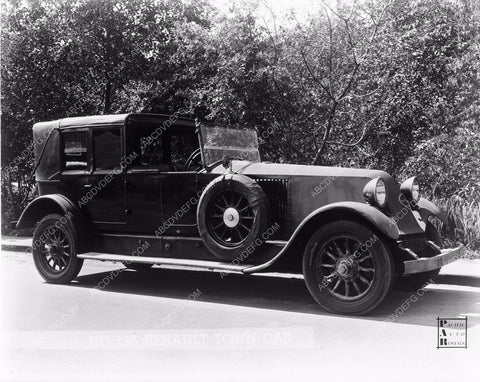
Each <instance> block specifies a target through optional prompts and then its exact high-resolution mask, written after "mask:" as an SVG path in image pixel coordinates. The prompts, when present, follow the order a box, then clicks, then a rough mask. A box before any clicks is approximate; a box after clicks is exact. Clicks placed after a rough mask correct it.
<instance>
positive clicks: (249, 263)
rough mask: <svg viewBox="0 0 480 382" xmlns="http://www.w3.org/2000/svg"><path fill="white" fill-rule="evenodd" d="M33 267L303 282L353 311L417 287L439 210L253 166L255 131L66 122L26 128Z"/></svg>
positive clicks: (381, 186)
mask: <svg viewBox="0 0 480 382" xmlns="http://www.w3.org/2000/svg"><path fill="white" fill-rule="evenodd" d="M33 135H34V143H35V158H36V166H37V167H36V181H37V185H38V194H39V196H38V197H37V198H36V199H35V200H34V201H33V202H31V203H30V204H29V205H28V206H27V208H26V209H25V211H24V212H23V214H22V216H21V217H20V219H19V221H18V223H17V228H26V227H31V226H36V231H35V235H34V243H33V255H34V259H35V264H36V266H37V269H38V270H39V272H40V274H41V275H42V276H43V277H44V279H45V280H47V281H48V282H68V281H70V280H72V279H73V278H75V277H76V276H77V274H78V272H79V271H80V268H81V266H82V263H83V260H84V259H97V260H114V261H121V262H123V263H124V264H125V265H126V266H127V267H129V268H133V269H137V270H140V269H146V268H148V267H151V266H152V265H158V266H160V267H167V268H168V267H178V266H181V267H184V268H185V267H186V268H191V269H203V270H214V271H219V272H222V274H226V273H228V272H240V273H245V274H250V273H253V272H269V271H279V272H288V273H303V275H304V278H305V281H306V283H307V286H308V288H309V290H310V292H311V294H312V296H313V297H314V298H315V300H316V301H317V302H318V303H319V304H320V305H322V306H323V307H324V308H326V309H328V310H330V311H334V312H337V313H343V314H365V313H367V312H369V311H371V310H372V309H374V308H375V307H376V306H378V304H380V302H381V301H382V300H383V299H384V298H385V296H386V295H387V293H388V291H389V290H390V288H391V286H392V285H393V282H394V281H395V278H396V277H400V278H402V279H405V280H407V281H408V282H409V283H410V284H412V285H415V286H417V285H420V283H422V282H425V281H427V280H429V279H430V278H431V277H433V276H434V275H435V274H436V273H438V270H439V268H440V267H441V266H442V265H444V264H446V263H448V262H451V261H453V260H454V259H455V258H456V257H457V256H458V255H459V253H460V251H461V247H457V248H452V249H441V248H440V247H441V240H440V238H439V235H438V232H437V230H436V229H435V226H434V224H432V222H431V221H430V220H431V219H432V218H437V219H440V220H444V216H443V214H442V212H441V210H440V209H439V208H438V207H436V206H435V205H434V204H433V203H431V202H429V201H428V200H426V199H423V198H420V197H419V189H418V187H419V186H418V182H417V181H416V180H415V179H414V178H410V179H408V180H407V181H405V182H404V183H403V184H402V185H399V184H398V183H397V182H396V181H395V180H394V179H393V178H392V177H391V176H390V175H389V174H387V173H386V172H383V171H378V170H363V169H352V168H341V167H322V166H305V165H290V164H274V163H268V162H261V161H260V154H259V151H258V142H257V136H256V131H255V130H254V129H250V128H238V127H232V126H222V125H212V124H206V123H197V122H196V121H194V120H191V119H186V118H182V117H180V116H179V115H176V114H174V115H171V116H166V115H154V114H124V115H105V116H92V117H77V118H66V119H62V120H59V121H51V122H42V123H37V124H35V125H34V127H33Z"/></svg>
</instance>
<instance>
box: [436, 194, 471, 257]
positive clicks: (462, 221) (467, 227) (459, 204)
mask: <svg viewBox="0 0 480 382" xmlns="http://www.w3.org/2000/svg"><path fill="white" fill-rule="evenodd" d="M434 202H435V203H436V204H438V205H439V206H440V207H442V208H443V209H444V211H445V212H446V215H447V220H448V226H447V227H442V228H441V230H442V234H443V236H444V237H445V238H446V239H447V240H451V241H453V242H458V241H459V242H461V243H462V244H464V245H465V246H466V247H467V248H468V249H471V250H480V186H476V187H464V188H462V189H460V190H458V191H457V192H456V193H455V194H454V195H452V196H451V197H450V198H439V199H436V200H435V201H434Z"/></svg>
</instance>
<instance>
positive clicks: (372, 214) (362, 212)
mask: <svg viewBox="0 0 480 382" xmlns="http://www.w3.org/2000/svg"><path fill="white" fill-rule="evenodd" d="M335 211H338V212H339V213H340V212H349V213H353V214H356V215H357V216H359V217H362V218H364V219H365V220H367V221H368V222H370V223H371V224H372V225H373V226H375V227H376V228H377V229H378V230H379V231H380V232H382V233H383V234H384V235H385V236H387V237H389V238H390V239H393V240H397V239H398V237H399V235H400V233H399V231H398V228H397V225H396V224H395V223H394V222H393V221H392V220H391V219H390V218H389V217H388V216H386V215H385V214H383V213H382V212H381V211H379V210H378V209H376V208H375V207H372V206H370V205H368V204H363V203H358V202H338V203H332V204H329V205H327V206H324V207H321V208H319V209H317V210H315V211H313V212H311V213H310V214H309V215H308V216H307V217H306V218H305V219H303V221H302V222H301V223H300V224H299V225H298V227H297V228H296V229H295V232H293V234H292V236H291V237H290V240H289V241H288V242H287V243H286V245H285V246H284V247H283V248H282V250H281V251H280V252H279V253H278V254H277V255H275V257H273V258H272V259H271V260H269V261H267V262H266V263H263V264H260V265H255V266H252V267H249V268H246V269H244V270H243V272H244V273H254V272H258V271H261V270H264V269H265V268H268V267H270V266H271V265H272V264H274V263H275V262H277V260H278V259H280V258H281V257H282V256H283V255H284V254H285V253H287V252H288V250H289V249H290V247H292V245H293V243H294V242H295V239H296V238H297V237H300V233H301V232H302V230H303V229H304V228H305V227H306V226H307V225H308V224H309V223H311V222H312V221H316V220H317V221H318V220H319V221H321V217H322V215H326V214H327V213H331V212H335Z"/></svg>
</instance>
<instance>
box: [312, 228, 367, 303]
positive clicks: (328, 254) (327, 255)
mask: <svg viewBox="0 0 480 382" xmlns="http://www.w3.org/2000/svg"><path fill="white" fill-rule="evenodd" d="M361 247H362V243H361V242H360V241H358V239H356V238H354V237H352V236H348V235H338V236H337V237H334V238H332V239H331V240H330V241H328V242H327V243H325V245H323V246H322V247H321V248H320V250H319V252H320V253H319V254H318V255H317V256H316V270H317V273H318V274H317V278H318V279H319V280H322V285H325V286H326V287H325V288H326V290H327V291H328V292H329V293H331V294H332V295H333V296H335V297H336V298H337V299H339V300H342V301H353V300H356V299H359V298H361V297H363V296H365V295H366V294H367V293H368V291H369V290H370V289H371V287H372V285H373V280H374V278H375V265H376V264H375V259H374V258H373V256H372V254H371V253H370V251H369V250H368V249H365V250H362V249H361Z"/></svg>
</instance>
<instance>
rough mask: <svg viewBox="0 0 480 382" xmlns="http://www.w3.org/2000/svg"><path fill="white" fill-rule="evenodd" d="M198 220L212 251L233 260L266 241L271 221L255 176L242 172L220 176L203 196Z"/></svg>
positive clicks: (223, 258)
mask: <svg viewBox="0 0 480 382" xmlns="http://www.w3.org/2000/svg"><path fill="white" fill-rule="evenodd" d="M197 222H198V231H199V233H200V236H201V238H202V240H203V242H204V244H205V246H206V247H207V248H208V249H209V250H210V252H212V253H213V254H214V255H215V256H216V257H217V258H219V259H221V260H228V261H232V260H234V259H235V258H236V257H237V256H239V255H240V254H242V252H244V251H245V250H247V249H249V251H248V252H247V253H248V255H250V254H251V253H253V252H254V250H256V249H258V247H260V246H261V245H262V244H263V241H264V239H263V237H262V236H263V235H264V233H265V231H266V229H267V227H268V222H269V208H268V200H267V197H266V195H265V193H264V191H263V189H262V188H261V187H260V186H259V185H258V183H257V182H255V181H254V180H253V179H250V178H248V177H246V176H244V175H239V174H231V175H224V176H219V177H218V178H216V179H214V180H213V181H212V182H210V183H209V184H208V185H207V187H206V188H205V191H204V192H203V194H202V196H201V198H200V201H199V203H198V209H197ZM252 248H253V249H252ZM244 253H245V252H244ZM242 256H243V254H242ZM244 259H245V258H244V256H243V257H242V260H244Z"/></svg>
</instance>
